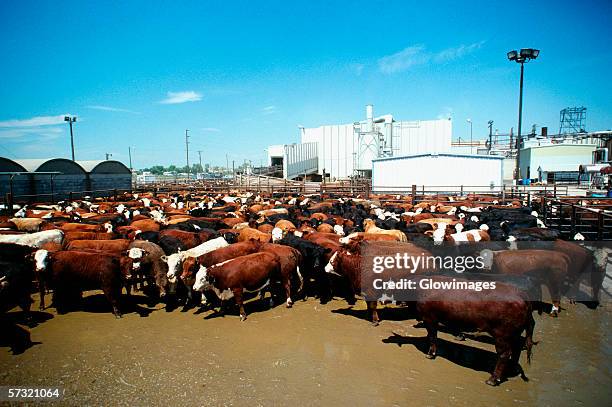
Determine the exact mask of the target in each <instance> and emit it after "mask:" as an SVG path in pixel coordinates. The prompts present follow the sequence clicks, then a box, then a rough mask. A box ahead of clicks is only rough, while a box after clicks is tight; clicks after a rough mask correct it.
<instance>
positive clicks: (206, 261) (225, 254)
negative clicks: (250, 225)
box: [181, 240, 261, 286]
mask: <svg viewBox="0 0 612 407" xmlns="http://www.w3.org/2000/svg"><path fill="white" fill-rule="evenodd" d="M260 248H261V242H259V241H257V240H247V241H246V242H239V243H234V244H231V245H229V246H225V247H221V248H219V249H216V250H213V251H211V252H208V253H206V254H203V255H202V256H200V257H197V258H196V257H190V258H187V259H185V260H184V261H183V266H182V267H183V272H182V274H181V279H182V280H183V282H184V283H185V285H186V286H193V283H194V282H195V280H194V278H195V275H196V273H197V271H198V268H199V267H200V266H204V267H210V266H214V265H215V264H219V263H223V262H224V261H227V260H231V259H235V258H236V257H240V256H246V255H247V254H252V253H256V252H258V251H259V250H260Z"/></svg>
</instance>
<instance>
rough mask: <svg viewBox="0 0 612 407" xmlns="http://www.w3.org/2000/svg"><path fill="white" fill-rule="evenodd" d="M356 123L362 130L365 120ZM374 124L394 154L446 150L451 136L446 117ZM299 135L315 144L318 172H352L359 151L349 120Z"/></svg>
mask: <svg viewBox="0 0 612 407" xmlns="http://www.w3.org/2000/svg"><path fill="white" fill-rule="evenodd" d="M359 126H360V127H361V130H362V131H365V123H361V124H360V125H359ZM375 126H376V127H377V128H378V131H380V132H381V133H382V134H385V135H387V139H388V140H391V141H392V149H393V155H394V156H398V155H407V154H420V153H431V152H438V153H442V152H448V151H450V146H451V137H452V122H451V121H450V120H446V119H444V120H421V121H411V122H394V123H393V124H392V125H391V124H387V125H385V123H378V124H376V125H375ZM389 133H392V134H391V135H389ZM301 138H302V139H301V141H302V143H311V142H316V143H318V144H319V149H318V153H319V160H318V161H319V164H318V172H319V174H323V170H325V172H326V173H329V174H330V176H331V177H332V178H336V179H341V178H347V177H349V176H351V175H353V173H354V163H355V160H356V158H358V157H356V156H357V155H358V154H359V147H358V143H359V140H358V137H357V135H356V134H355V133H354V130H353V124H342V125H333V126H321V127H315V128H305V129H302V132H301ZM369 163H370V161H369V159H367V157H366V159H364V160H362V165H361V166H362V167H363V166H364V165H367V166H368V167H369ZM369 168H371V167H369ZM369 168H361V169H369Z"/></svg>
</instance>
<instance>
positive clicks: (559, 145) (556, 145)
mask: <svg viewBox="0 0 612 407" xmlns="http://www.w3.org/2000/svg"><path fill="white" fill-rule="evenodd" d="M570 147H572V148H576V147H578V148H580V147H583V148H590V149H594V148H597V144H581V143H546V144H540V145H535V144H534V145H526V146H525V148H521V150H527V149H530V148H533V149H538V148H550V149H552V148H570Z"/></svg>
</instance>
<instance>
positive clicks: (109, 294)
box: [102, 287, 121, 318]
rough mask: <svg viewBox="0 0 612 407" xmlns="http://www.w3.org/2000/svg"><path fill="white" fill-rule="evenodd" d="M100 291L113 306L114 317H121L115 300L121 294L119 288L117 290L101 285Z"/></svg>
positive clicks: (117, 302)
mask: <svg viewBox="0 0 612 407" xmlns="http://www.w3.org/2000/svg"><path fill="white" fill-rule="evenodd" d="M102 291H103V292H104V296H105V297H106V299H107V300H108V302H110V304H111V306H112V307H113V314H114V315H115V317H116V318H121V311H120V310H119V301H118V300H117V299H118V298H119V297H120V296H121V289H119V290H117V289H116V288H114V287H103V288H102Z"/></svg>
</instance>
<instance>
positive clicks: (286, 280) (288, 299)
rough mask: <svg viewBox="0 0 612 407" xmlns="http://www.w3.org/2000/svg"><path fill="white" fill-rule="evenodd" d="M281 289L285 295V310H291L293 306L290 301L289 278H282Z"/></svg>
mask: <svg viewBox="0 0 612 407" xmlns="http://www.w3.org/2000/svg"><path fill="white" fill-rule="evenodd" d="M283 287H284V288H285V295H286V296H287V301H286V304H287V308H291V307H292V306H293V301H292V300H291V281H290V280H289V276H287V277H284V278H283Z"/></svg>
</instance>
